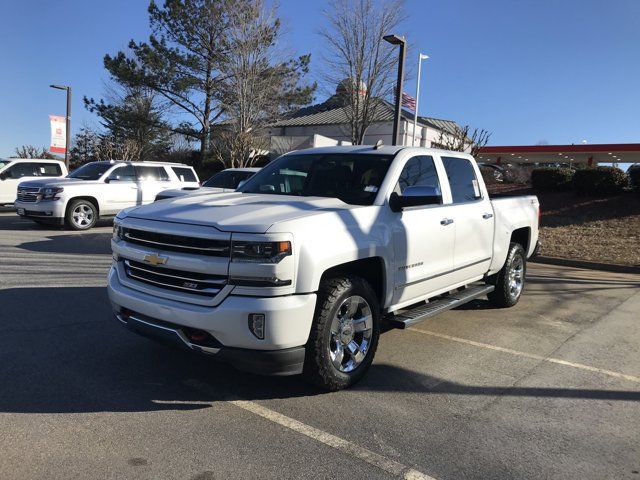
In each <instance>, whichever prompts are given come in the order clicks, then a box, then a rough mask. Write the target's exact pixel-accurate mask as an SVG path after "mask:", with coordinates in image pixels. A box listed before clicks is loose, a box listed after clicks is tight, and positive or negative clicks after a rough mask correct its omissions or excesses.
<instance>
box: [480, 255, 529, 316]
mask: <svg viewBox="0 0 640 480" xmlns="http://www.w3.org/2000/svg"><path fill="white" fill-rule="evenodd" d="M526 273H527V260H526V257H525V254H524V248H522V245H520V244H519V243H511V244H510V245H509V253H508V254H507V261H506V262H505V263H504V266H503V267H502V270H500V271H499V272H498V273H497V274H496V275H494V276H492V277H491V278H490V279H488V281H489V282H490V283H493V284H494V285H495V286H496V289H495V290H494V291H493V292H491V293H490V294H489V295H488V297H489V300H490V301H491V303H493V304H494V305H495V306H496V307H500V308H504V307H513V306H514V305H515V304H516V303H518V300H520V295H522V290H523V289H524V277H525V274H526Z"/></svg>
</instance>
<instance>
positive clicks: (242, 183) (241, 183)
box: [236, 180, 247, 188]
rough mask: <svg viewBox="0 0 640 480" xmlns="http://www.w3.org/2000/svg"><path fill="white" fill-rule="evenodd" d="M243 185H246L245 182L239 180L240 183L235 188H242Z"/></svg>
mask: <svg viewBox="0 0 640 480" xmlns="http://www.w3.org/2000/svg"><path fill="white" fill-rule="evenodd" d="M245 183H247V181H246V180H240V183H238V186H237V187H236V188H240V187H241V186H243V185H244V184H245Z"/></svg>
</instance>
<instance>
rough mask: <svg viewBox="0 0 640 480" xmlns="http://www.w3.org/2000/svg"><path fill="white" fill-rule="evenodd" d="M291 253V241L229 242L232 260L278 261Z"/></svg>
mask: <svg viewBox="0 0 640 480" xmlns="http://www.w3.org/2000/svg"><path fill="white" fill-rule="evenodd" d="M289 255H291V242H288V241H285V242H242V241H234V242H233V243H232V244H231V261H232V262H253V263H278V262H279V261H280V260H282V259H283V258H284V257H287V256H289Z"/></svg>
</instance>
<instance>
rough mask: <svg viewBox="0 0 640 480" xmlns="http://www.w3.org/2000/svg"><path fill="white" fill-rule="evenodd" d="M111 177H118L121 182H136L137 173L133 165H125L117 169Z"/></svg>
mask: <svg viewBox="0 0 640 480" xmlns="http://www.w3.org/2000/svg"><path fill="white" fill-rule="evenodd" d="M109 177H117V178H118V180H119V181H121V182H135V181H136V172H135V170H134V168H133V165H125V166H124V167H118V168H116V169H115V170H114V171H113V172H111V174H110V175H109Z"/></svg>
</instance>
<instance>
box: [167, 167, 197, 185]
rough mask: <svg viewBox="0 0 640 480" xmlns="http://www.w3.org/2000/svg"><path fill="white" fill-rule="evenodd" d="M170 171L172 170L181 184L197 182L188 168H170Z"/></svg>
mask: <svg viewBox="0 0 640 480" xmlns="http://www.w3.org/2000/svg"><path fill="white" fill-rule="evenodd" d="M171 170H173V173H175V174H176V176H177V177H178V178H179V179H180V181H181V182H197V181H198V179H197V178H196V176H195V174H194V173H193V170H191V169H190V168H186V167H171Z"/></svg>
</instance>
